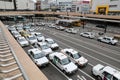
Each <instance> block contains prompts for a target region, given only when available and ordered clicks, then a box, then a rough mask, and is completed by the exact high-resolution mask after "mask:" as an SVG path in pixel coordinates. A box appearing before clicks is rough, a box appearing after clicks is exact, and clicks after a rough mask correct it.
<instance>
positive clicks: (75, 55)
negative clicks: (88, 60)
mask: <svg viewBox="0 0 120 80" xmlns="http://www.w3.org/2000/svg"><path fill="white" fill-rule="evenodd" d="M80 57H81V55H80V54H79V53H76V54H73V58H74V59H78V58H80Z"/></svg>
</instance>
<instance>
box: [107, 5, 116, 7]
mask: <svg viewBox="0 0 120 80" xmlns="http://www.w3.org/2000/svg"><path fill="white" fill-rule="evenodd" d="M109 7H117V5H109Z"/></svg>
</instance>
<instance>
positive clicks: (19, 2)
mask: <svg viewBox="0 0 120 80" xmlns="http://www.w3.org/2000/svg"><path fill="white" fill-rule="evenodd" d="M0 10H35V3H34V2H33V1H32V0H0Z"/></svg>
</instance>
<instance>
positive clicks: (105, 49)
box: [59, 33, 120, 55]
mask: <svg viewBox="0 0 120 80" xmlns="http://www.w3.org/2000/svg"><path fill="white" fill-rule="evenodd" d="M59 35H63V34H60V33H59ZM63 36H65V37H69V38H71V39H74V40H77V41H81V42H83V43H85V44H89V45H92V46H94V47H98V45H94V44H91V43H89V42H84V41H82V40H80V39H77V38H72V37H70V36H66V35H63ZM98 48H100V49H102V50H104V51H107V52H111V53H113V54H115V55H120V52H118V51H115V50H111V49H108V48H105V47H104V49H103V48H101V47H98Z"/></svg>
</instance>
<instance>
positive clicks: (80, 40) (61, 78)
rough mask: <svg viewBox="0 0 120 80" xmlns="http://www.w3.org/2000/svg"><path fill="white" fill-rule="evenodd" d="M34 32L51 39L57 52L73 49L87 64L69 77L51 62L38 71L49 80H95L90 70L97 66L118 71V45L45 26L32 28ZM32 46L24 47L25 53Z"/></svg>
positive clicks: (119, 59) (119, 64) (119, 50)
mask: <svg viewBox="0 0 120 80" xmlns="http://www.w3.org/2000/svg"><path fill="white" fill-rule="evenodd" d="M33 28H34V29H35V31H36V32H41V33H42V34H43V35H44V36H45V37H50V38H53V39H54V40H55V41H56V42H57V43H58V44H59V46H60V48H59V50H57V51H60V50H61V49H64V48H73V49H76V50H77V51H79V52H80V54H81V55H83V56H84V57H85V58H87V59H88V61H89V63H88V65H87V66H85V67H83V68H79V69H78V71H77V72H76V73H74V74H71V75H66V74H64V73H63V72H62V71H61V70H60V69H59V68H58V67H56V66H55V65H54V64H53V63H52V62H50V64H49V65H48V66H45V67H42V68H41V67H40V68H39V69H40V70H41V71H42V72H43V73H44V74H45V75H46V76H47V77H48V79H49V80H70V79H72V80H97V79H96V78H95V76H93V75H92V74H91V69H92V67H93V66H95V65H97V64H103V65H109V66H111V67H114V68H116V69H118V70H120V45H117V46H113V45H109V44H105V43H101V42H98V41H97V40H96V39H97V37H96V38H95V39H88V38H84V37H81V36H80V35H79V33H80V32H78V33H77V34H70V33H67V32H65V31H60V30H56V29H54V28H49V27H45V26H36V27H33ZM31 48H33V46H32V45H31V46H28V47H24V48H23V49H24V50H25V51H26V53H27V51H28V50H29V49H31Z"/></svg>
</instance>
